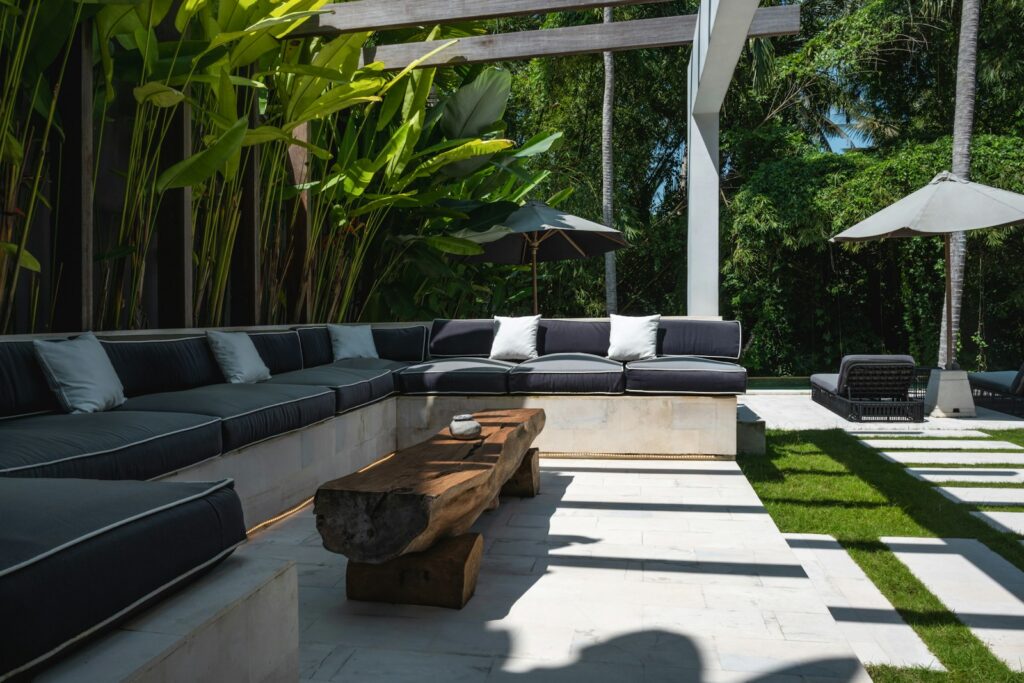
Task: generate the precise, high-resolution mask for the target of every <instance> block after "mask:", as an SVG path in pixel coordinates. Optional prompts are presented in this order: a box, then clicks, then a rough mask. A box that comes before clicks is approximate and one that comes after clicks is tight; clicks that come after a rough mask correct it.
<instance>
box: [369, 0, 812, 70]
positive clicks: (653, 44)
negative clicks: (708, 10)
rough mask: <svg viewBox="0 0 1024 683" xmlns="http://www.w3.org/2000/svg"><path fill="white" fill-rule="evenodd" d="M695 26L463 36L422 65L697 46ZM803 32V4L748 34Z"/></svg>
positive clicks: (391, 64) (400, 62)
mask: <svg viewBox="0 0 1024 683" xmlns="http://www.w3.org/2000/svg"><path fill="white" fill-rule="evenodd" d="M363 1H364V2H365V1H366V0H363ZM696 25H697V15H685V16H676V17H660V18H657V19H637V20H634V21H620V22H615V23H613V24H585V25H583V26H567V27H564V28H555V29H547V30H541V31H520V32H518V33H499V34H495V35H486V36H472V37H469V38H460V39H459V41H458V42H457V43H455V44H454V45H451V46H450V47H448V48H446V49H444V50H442V51H441V52H439V53H438V54H437V55H435V56H433V57H431V58H429V59H427V60H425V61H423V62H422V63H421V64H420V66H424V67H426V66H446V65H449V66H450V65H454V64H476V63H482V62H502V61H511V60H519V59H534V58H536V57H567V56H570V55H580V54H589V53H596V52H606V51H610V52H616V51H621V50H636V49H643V48H658V47H672V46H676V45H688V44H690V43H692V42H693V35H694V29H695V27H696ZM799 31H800V6H799V5H781V6H778V7H764V8H762V9H759V10H757V13H756V14H755V15H754V20H753V22H752V23H751V25H750V31H749V33H748V34H747V36H748V37H750V38H766V37H771V36H781V35H789V34H793V33H798V32H799ZM446 42H450V41H429V42H420V43H402V44H397V45H379V46H377V47H369V48H366V49H365V50H364V51H363V62H364V63H370V62H383V63H384V68H385V69H386V70H389V71H393V70H396V69H402V68H404V67H406V66H407V65H409V64H411V63H412V62H414V61H415V60H416V59H419V58H420V57H422V56H423V55H425V54H427V53H428V52H430V51H431V50H433V49H436V48H437V47H440V46H441V45H444V44H445V43H446Z"/></svg>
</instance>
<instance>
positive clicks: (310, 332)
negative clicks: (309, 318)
mask: <svg viewBox="0 0 1024 683" xmlns="http://www.w3.org/2000/svg"><path fill="white" fill-rule="evenodd" d="M296 332H298V333H299V342H300V344H301V346H302V367H304V368H315V367H317V366H318V365H329V364H330V363H333V362H334V352H333V351H332V350H331V335H330V334H328V332H327V327H326V326H321V327H299V328H296Z"/></svg>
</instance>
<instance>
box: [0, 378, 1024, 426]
mask: <svg viewBox="0 0 1024 683" xmlns="http://www.w3.org/2000/svg"><path fill="white" fill-rule="evenodd" d="M1020 374H1021V373H1019V372H1014V371H1013V370H995V371H990V372H972V373H970V374H969V375H968V378H969V380H970V382H971V386H972V387H975V388H978V389H987V390H988V391H994V392H996V393H998V394H1017V393H1020V391H1019V390H1018V386H1017V385H1018V383H1019V382H1018V380H1019V378H1020ZM2 424H3V423H2V422H0V425H2Z"/></svg>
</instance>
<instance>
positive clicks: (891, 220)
mask: <svg viewBox="0 0 1024 683" xmlns="http://www.w3.org/2000/svg"><path fill="white" fill-rule="evenodd" d="M1022 223H1024V195H1021V194H1017V193H1016V192H1008V191H1006V190H1000V189H997V188H994V187H989V186H988V185H982V184H980V183H972V182H970V181H967V180H962V179H960V178H959V177H957V176H955V175H953V174H952V173H950V172H949V171H943V172H942V173H940V174H938V175H937V176H935V177H934V178H932V181H931V182H930V183H928V184H927V185H925V186H924V187H922V188H921V189H920V190H918V191H917V192H914V193H912V194H909V195H907V196H906V197H904V198H903V199H901V200H899V201H898V202H896V203H895V204H892V205H890V206H888V207H886V208H884V209H882V210H881V211H879V212H878V213H876V214H874V215H873V216H870V217H869V218H865V219H864V220H862V221H861V222H860V223H858V224H857V225H855V226H853V227H852V228H850V229H848V230H844V231H843V232H841V233H839V234H838V235H836V236H835V237H833V238H832V240H831V241H833V242H866V241H869V240H877V239H884V238H887V237H921V236H935V235H944V236H945V238H946V335H947V336H946V358H945V363H946V367H947V369H948V368H949V367H950V365H951V363H952V357H953V329H952V328H953V325H952V318H953V306H952V298H953V288H952V282H951V281H950V258H949V239H950V238H949V236H950V234H951V233H954V232H964V231H967V230H980V229H982V228H1002V227H1007V226H1011V225H1019V224H1022Z"/></svg>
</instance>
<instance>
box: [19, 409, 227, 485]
mask: <svg viewBox="0 0 1024 683" xmlns="http://www.w3.org/2000/svg"><path fill="white" fill-rule="evenodd" d="M0 444H3V446H2V448H0V475H2V476H16V477H73V478H78V479H152V478H154V477H159V476H161V475H163V474H167V473H169V472H173V471H175V470H179V469H181V468H183V467H187V466H189V465H192V464H195V463H197V462H200V461H202V460H206V459H207V458H212V457H213V456H215V455H219V454H220V452H221V428H220V420H219V419H217V418H215V417H209V416H206V415H190V414H187V413H151V412H129V411H125V410H114V411H110V412H104V413H90V414H82V415H36V416H33V417H22V418H17V419H12V420H4V421H2V422H0Z"/></svg>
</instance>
